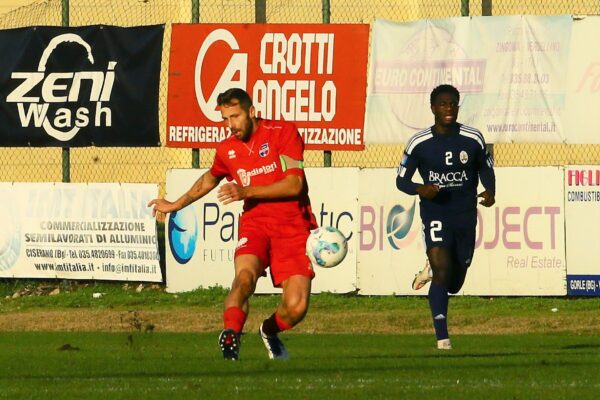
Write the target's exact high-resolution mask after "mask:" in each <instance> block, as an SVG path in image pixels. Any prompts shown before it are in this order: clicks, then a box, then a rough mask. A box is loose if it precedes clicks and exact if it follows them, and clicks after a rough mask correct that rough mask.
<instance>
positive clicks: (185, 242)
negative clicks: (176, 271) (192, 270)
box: [168, 206, 198, 264]
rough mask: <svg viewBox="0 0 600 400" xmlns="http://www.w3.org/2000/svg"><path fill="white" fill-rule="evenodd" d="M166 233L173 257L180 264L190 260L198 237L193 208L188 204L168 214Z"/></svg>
mask: <svg viewBox="0 0 600 400" xmlns="http://www.w3.org/2000/svg"><path fill="white" fill-rule="evenodd" d="M168 233H169V246H170V247H171V254H173V257H175V259H176V260H177V262H178V263H180V264H185V263H187V262H188V261H190V260H191V258H192V256H193V255H194V251H196V240H197V239H198V221H197V220H196V213H195V212H194V208H193V207H189V206H188V207H185V208H182V209H181V210H179V211H177V212H174V213H172V214H170V217H169V224H168Z"/></svg>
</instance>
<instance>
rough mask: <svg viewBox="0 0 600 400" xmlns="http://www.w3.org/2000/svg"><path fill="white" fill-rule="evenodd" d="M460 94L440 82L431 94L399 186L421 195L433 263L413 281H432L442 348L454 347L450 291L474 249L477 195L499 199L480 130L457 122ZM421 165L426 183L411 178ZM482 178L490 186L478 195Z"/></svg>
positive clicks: (417, 284) (485, 200)
mask: <svg viewBox="0 0 600 400" xmlns="http://www.w3.org/2000/svg"><path fill="white" fill-rule="evenodd" d="M459 101H460V93H459V92H458V90H457V89H456V88H455V87H454V86H451V85H440V86H438V87H436V88H435V89H433V91H432V92H431V96H430V103H431V112H432V113H433V115H434V116H435V123H434V125H433V126H432V127H430V128H428V129H425V130H423V131H421V132H418V133H416V134H415V135H414V136H413V137H412V138H411V139H410V140H409V141H408V143H407V144H406V147H405V149H404V155H403V157H402V161H401V162H400V166H399V167H398V176H397V177H396V186H397V187H398V189H400V190H401V191H403V192H405V193H407V194H410V195H416V194H418V195H419V197H420V203H419V204H420V209H421V220H422V222H423V235H424V239H425V245H426V249H427V250H426V251H427V259H428V263H427V264H426V266H425V268H424V269H423V270H422V271H420V272H419V273H418V274H417V275H416V276H415V280H414V281H413V289H415V290H418V289H420V288H421V287H423V286H424V285H425V284H426V283H427V282H429V281H431V286H430V287H429V306H430V308H431V315H432V318H433V326H434V329H435V335H436V338H437V347H438V349H443V350H449V349H451V348H452V345H451V343H450V339H449V335H448V324H447V314H448V293H452V294H455V293H458V291H459V290H460V288H461V287H462V285H463V283H464V281H465V276H466V274H467V268H468V267H469V265H470V264H471V259H472V257H473V252H474V250H475V234H476V232H475V228H476V225H477V197H480V198H481V201H480V202H479V204H481V205H483V206H485V207H490V206H492V205H493V204H494V203H495V191H496V188H495V186H496V185H495V184H496V180H495V176H494V169H493V161H492V158H491V156H490V154H489V153H488V152H487V150H486V147H485V141H484V138H483V135H482V134H481V132H479V131H478V130H477V129H475V128H471V127H469V126H466V125H463V124H460V123H458V122H457V117H458V109H459ZM416 170H418V171H419V174H420V175H421V178H422V179H423V184H419V183H415V182H413V181H412V177H413V175H414V173H415V171H416ZM479 180H481V183H482V185H483V187H484V188H485V191H483V192H482V193H480V194H479V195H477V185H478V182H479Z"/></svg>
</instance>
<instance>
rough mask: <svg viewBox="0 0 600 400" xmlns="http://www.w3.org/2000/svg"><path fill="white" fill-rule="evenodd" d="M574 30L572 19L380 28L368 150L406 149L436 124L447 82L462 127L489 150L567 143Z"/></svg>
mask: <svg viewBox="0 0 600 400" xmlns="http://www.w3.org/2000/svg"><path fill="white" fill-rule="evenodd" d="M571 25H572V19H571V17H570V16H539V17H538V16H507V17H469V18H449V19H442V20H420V21H415V22H410V23H396V22H391V21H382V20H378V21H375V23H374V25H373V42H372V43H373V45H372V46H373V48H372V52H371V54H372V56H371V62H370V65H371V68H370V71H369V74H370V77H369V85H368V86H369V89H368V95H367V111H366V127H365V138H366V141H367V143H404V142H406V141H407V139H408V138H409V137H410V136H412V135H413V134H414V133H415V132H417V131H419V130H421V129H424V128H427V127H429V126H431V125H433V115H432V114H431V110H430V101H429V95H430V93H431V90H432V89H433V88H434V87H436V86H438V85H440V84H443V83H449V84H452V85H454V86H456V87H457V88H458V89H459V90H460V92H461V104H460V105H461V109H460V114H459V121H460V122H463V123H465V124H467V125H470V126H474V127H476V128H478V129H480V130H481V131H482V132H483V134H484V135H485V137H486V140H487V141H488V142H489V143H494V142H505V143H510V142H563V141H564V140H565V132H564V130H563V123H562V114H563V109H564V102H565V90H566V76H567V59H568V55H569V42H570V41H569V38H570V34H571ZM590 37H593V36H590ZM582 47H583V45H582Z"/></svg>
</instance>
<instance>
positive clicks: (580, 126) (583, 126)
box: [565, 16, 600, 144]
mask: <svg viewBox="0 0 600 400" xmlns="http://www.w3.org/2000/svg"><path fill="white" fill-rule="evenodd" d="M598 35H600V16H589V17H585V18H584V19H578V20H575V21H573V33H572V34H571V52H570V54H569V73H568V75H567V88H568V90H567V102H566V114H565V127H567V128H568V129H567V132H566V137H567V140H566V142H567V143H575V144H578V143H589V144H599V143H600V113H597V112H590V110H598V109H599V108H600V96H599V94H600V49H598V47H597V46H590V45H589V43H588V40H589V38H592V37H598Z"/></svg>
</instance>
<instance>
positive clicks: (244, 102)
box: [217, 88, 252, 111]
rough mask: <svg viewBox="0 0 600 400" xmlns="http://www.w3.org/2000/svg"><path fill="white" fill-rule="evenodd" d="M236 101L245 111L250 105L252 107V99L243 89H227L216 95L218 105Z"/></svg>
mask: <svg viewBox="0 0 600 400" xmlns="http://www.w3.org/2000/svg"><path fill="white" fill-rule="evenodd" d="M236 100H237V101H236ZM236 103H239V105H240V107H241V108H242V109H243V110H246V111H248V110H249V109H250V107H252V99H251V98H250V95H249V94H248V93H247V92H246V91H245V90H244V89H240V88H231V89H227V90H226V91H224V92H223V93H221V94H219V96H217V105H218V106H228V105H233V104H236Z"/></svg>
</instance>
